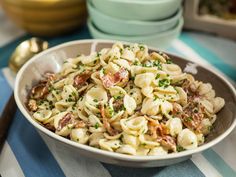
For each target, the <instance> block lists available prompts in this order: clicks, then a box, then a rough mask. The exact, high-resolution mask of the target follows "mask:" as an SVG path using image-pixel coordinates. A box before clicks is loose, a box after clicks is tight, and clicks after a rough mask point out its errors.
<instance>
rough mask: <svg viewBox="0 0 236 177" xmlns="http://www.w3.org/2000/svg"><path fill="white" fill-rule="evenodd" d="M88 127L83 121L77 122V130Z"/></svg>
mask: <svg viewBox="0 0 236 177" xmlns="http://www.w3.org/2000/svg"><path fill="white" fill-rule="evenodd" d="M84 127H86V123H85V122H84V121H82V120H79V121H76V123H75V128H84Z"/></svg>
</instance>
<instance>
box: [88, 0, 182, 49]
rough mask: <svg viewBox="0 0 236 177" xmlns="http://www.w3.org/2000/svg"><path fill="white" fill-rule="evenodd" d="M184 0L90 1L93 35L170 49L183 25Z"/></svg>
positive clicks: (90, 26) (89, 24) (89, 10)
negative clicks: (182, 2) (182, 3)
mask: <svg viewBox="0 0 236 177" xmlns="http://www.w3.org/2000/svg"><path fill="white" fill-rule="evenodd" d="M181 1H182V0H145V1H144V0H130V1H126V0H87V8H88V12H89V15H90V18H89V19H88V27H89V30H90V33H91V35H92V36H93V37H94V38H99V39H112V40H120V41H129V42H139V43H145V44H148V45H152V46H155V47H159V48H165V47H167V46H168V45H169V44H170V43H171V41H172V40H173V39H175V38H176V37H177V36H178V35H179V34H180V32H181V29H182V26H183V17H182V8H181Z"/></svg>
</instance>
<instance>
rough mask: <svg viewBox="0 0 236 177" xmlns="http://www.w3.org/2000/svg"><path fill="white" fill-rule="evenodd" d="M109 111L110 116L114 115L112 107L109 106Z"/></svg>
mask: <svg viewBox="0 0 236 177" xmlns="http://www.w3.org/2000/svg"><path fill="white" fill-rule="evenodd" d="M108 111H109V114H110V116H113V114H114V110H113V109H112V108H111V107H109V108H108Z"/></svg>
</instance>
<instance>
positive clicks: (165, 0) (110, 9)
mask: <svg viewBox="0 0 236 177" xmlns="http://www.w3.org/2000/svg"><path fill="white" fill-rule="evenodd" d="M91 2H92V3H93V4H94V6H95V7H96V8H97V9H98V10H99V11H101V12H104V13H105V14H107V15H109V16H112V17H116V18H120V19H124V20H160V19H165V18H169V17H170V16H172V15H173V14H174V13H175V12H176V11H177V9H178V8H179V7H180V6H181V3H182V0H91Z"/></svg>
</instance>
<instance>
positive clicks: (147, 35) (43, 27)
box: [0, 0, 236, 49]
mask: <svg viewBox="0 0 236 177" xmlns="http://www.w3.org/2000/svg"><path fill="white" fill-rule="evenodd" d="M8 20H10V21H8ZM1 24H2V25H1ZM3 24H4V25H3ZM0 26H1V27H0V28H1V30H0V38H1V40H4V36H1V35H3V34H4V35H6V34H7V33H8V32H9V33H10V32H11V33H14V35H20V34H28V37H31V36H39V37H42V38H44V39H54V40H55V43H57V42H56V40H57V39H58V40H59V38H62V39H63V38H64V39H68V40H75V39H78V38H77V36H78V35H80V36H83V37H84V38H91V37H92V38H98V39H113V40H121V41H130V42H139V43H145V44H148V45H151V46H155V47H158V48H161V49H163V48H166V47H168V46H170V44H171V43H172V41H173V40H174V39H176V38H177V37H178V36H179V35H180V34H181V32H182V30H194V31H203V32H207V33H210V34H212V35H219V36H222V37H226V38H229V39H232V40H235V39H236V32H235V30H236V0H185V1H184V0H87V1H86V0H1V1H0ZM14 31H15V32H14ZM1 33H2V34H1ZM68 36H69V37H68ZM9 37H11V36H9ZM83 37H82V38H83ZM62 41H63V40H62ZM64 41H66V40H64Z"/></svg>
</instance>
